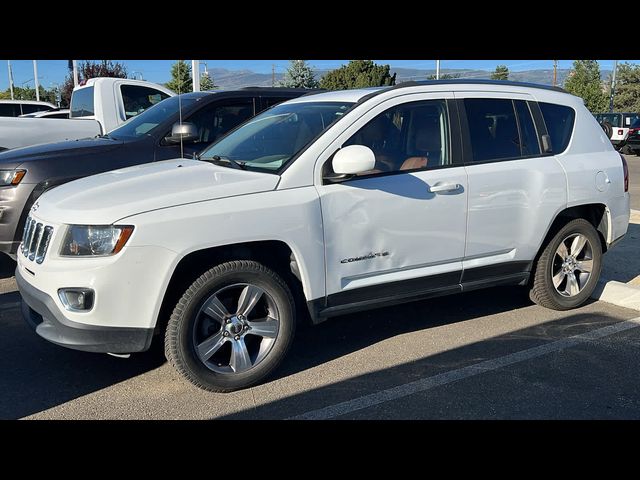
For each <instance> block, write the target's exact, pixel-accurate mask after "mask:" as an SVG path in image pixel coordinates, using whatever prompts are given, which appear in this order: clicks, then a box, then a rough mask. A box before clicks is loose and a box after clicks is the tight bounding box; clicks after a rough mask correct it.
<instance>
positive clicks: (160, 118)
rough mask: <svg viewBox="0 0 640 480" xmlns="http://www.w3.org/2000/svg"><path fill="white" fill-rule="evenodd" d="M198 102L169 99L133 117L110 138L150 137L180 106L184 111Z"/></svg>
mask: <svg viewBox="0 0 640 480" xmlns="http://www.w3.org/2000/svg"><path fill="white" fill-rule="evenodd" d="M196 101H197V100H196V99H195V98H181V97H177V96H176V97H171V98H168V99H166V100H165V101H163V102H160V103H159V104H158V105H154V106H153V107H151V108H150V109H149V110H146V111H145V112H143V113H141V114H140V115H138V116H136V117H133V118H132V119H131V120H127V121H126V122H125V123H123V124H122V125H121V126H120V127H118V128H116V129H115V130H112V131H111V132H109V136H110V137H112V138H126V137H142V136H143V135H150V134H152V133H153V132H154V131H155V129H156V128H158V126H160V125H161V124H162V123H164V122H166V121H167V120H168V119H169V118H170V117H172V116H174V115H176V114H177V113H178V108H179V106H180V105H181V106H182V110H183V111H184V110H185V109H186V108H190V107H191V106H192V105H193V104H194V103H195V102H196ZM168 133H170V132H168Z"/></svg>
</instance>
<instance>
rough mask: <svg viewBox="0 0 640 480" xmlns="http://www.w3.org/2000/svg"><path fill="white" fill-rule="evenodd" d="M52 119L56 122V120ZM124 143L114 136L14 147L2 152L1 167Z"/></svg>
mask: <svg viewBox="0 0 640 480" xmlns="http://www.w3.org/2000/svg"><path fill="white" fill-rule="evenodd" d="M50 121H54V122H55V120H50ZM123 143H124V142H123V141H121V140H113V139H112V138H87V139H84V140H68V141H65V142H57V143H43V144H41V145H33V146H30V147H21V148H13V149H11V150H4V151H3V152H1V153H0V168H4V169H6V168H16V167H18V166H20V165H22V164H23V163H25V162H31V161H34V160H40V159H41V158H43V157H47V158H53V157H61V156H72V155H78V156H81V155H85V154H92V153H95V152H96V151H98V150H99V151H100V152H106V151H109V150H112V149H114V148H117V147H119V146H120V145H122V144H123Z"/></svg>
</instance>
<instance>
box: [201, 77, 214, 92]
mask: <svg viewBox="0 0 640 480" xmlns="http://www.w3.org/2000/svg"><path fill="white" fill-rule="evenodd" d="M214 88H216V86H215V85H214V82H213V78H212V77H211V75H209V74H208V73H203V74H202V75H200V90H202V91H203V92H204V91H207V90H213V89H214Z"/></svg>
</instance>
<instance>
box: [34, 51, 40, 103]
mask: <svg viewBox="0 0 640 480" xmlns="http://www.w3.org/2000/svg"><path fill="white" fill-rule="evenodd" d="M33 83H34V84H35V86H36V101H38V102H39V101H40V84H39V83H38V61H37V60H34V61H33Z"/></svg>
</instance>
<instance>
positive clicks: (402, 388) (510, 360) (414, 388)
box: [288, 317, 640, 420]
mask: <svg viewBox="0 0 640 480" xmlns="http://www.w3.org/2000/svg"><path fill="white" fill-rule="evenodd" d="M636 327H640V317H638V318H632V319H631V320H626V321H623V322H619V323H615V324H613V325H609V326H607V327H603V328H599V329H597V330H592V331H590V332H586V333H581V334H580V335H574V336H572V337H567V338H563V339H562V340H556V341H555V342H550V343H546V344H544V345H540V346H538V347H533V348H529V349H527V350H522V351H520V352H515V353H511V354H509V355H505V356H503V357H498V358H494V359H492V360H486V361H484V362H480V363H476V364H474V365H469V366H467V367H463V368H459V369H457V370H451V371H449V372H445V373H440V374H438V375H434V376H432V377H427V378H423V379H422V380H416V381H415V382H411V383H405V384H403V385H399V386H397V387H393V388H388V389H386V390H381V391H379V392H375V393H371V394H369V395H365V396H362V397H359V398H355V399H353V400H348V401H346V402H342V403H337V404H335V405H330V406H328V407H324V408H320V409H318V410H311V411H309V412H306V413H303V414H301V415H296V416H294V417H290V418H289V419H288V420H326V419H330V418H335V417H339V416H340V415H345V414H347V413H352V412H356V411H358V410H363V409H365V408H369V407H373V406H374V405H380V404H381V403H385V402H390V401H392V400H398V399H400V398H403V397H407V396H409V395H413V394H414V393H419V392H424V391H427V390H430V389H432V388H435V387H439V386H441V385H447V384H449V383H452V382H456V381H458V380H462V379H465V378H470V377H473V376H475V375H479V374H481V373H484V372H489V371H492V370H497V369H499V368H502V367H506V366H508V365H513V364H515V363H520V362H524V361H525V360H531V359H532V358H537V357H541V356H543V355H546V354H548V353H551V352H557V351H560V350H564V349H566V348H569V347H573V346H575V345H579V344H581V343H585V342H589V341H592V340H597V339H599V338H603V337H607V336H609V335H613V334H614V333H619V332H624V331H625V330H629V329H632V328H636Z"/></svg>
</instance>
